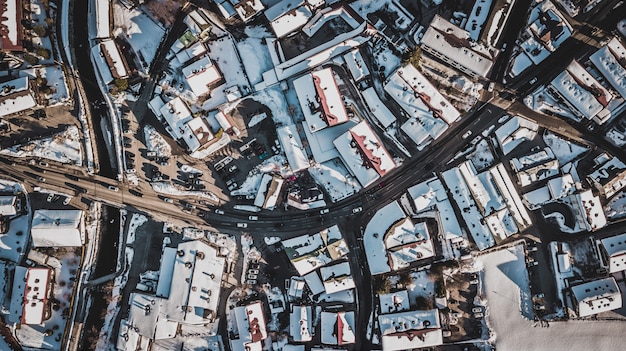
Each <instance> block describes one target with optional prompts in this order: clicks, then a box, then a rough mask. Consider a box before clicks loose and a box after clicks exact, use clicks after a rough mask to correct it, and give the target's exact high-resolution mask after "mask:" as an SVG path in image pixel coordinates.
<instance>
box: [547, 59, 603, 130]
mask: <svg viewBox="0 0 626 351" xmlns="http://www.w3.org/2000/svg"><path fill="white" fill-rule="evenodd" d="M550 84H551V85H552V86H553V87H554V89H555V90H556V91H557V92H558V93H559V94H560V95H561V96H562V97H563V98H564V99H566V100H567V101H568V102H569V103H570V104H571V105H572V106H573V107H574V108H575V109H576V110H577V111H578V112H579V113H580V114H582V115H583V116H584V117H585V118H588V119H591V118H593V117H595V116H596V115H597V114H598V113H599V112H600V111H602V109H603V108H604V107H605V106H606V104H608V102H609V101H610V100H611V99H612V98H613V96H612V95H611V94H610V93H609V92H608V91H607V90H606V89H604V87H602V86H601V85H600V83H598V81H597V80H595V78H593V77H592V76H591V75H590V74H589V73H588V72H587V71H585V69H584V68H583V67H582V66H581V65H580V64H579V63H577V62H576V61H572V62H571V63H570V64H569V66H567V68H566V69H565V70H564V71H563V72H562V73H561V74H559V75H558V76H557V77H556V78H554V80H552V82H551V83H550ZM583 84H584V85H583ZM592 88H595V89H597V91H598V92H599V93H601V98H604V99H605V101H603V100H601V98H597V97H595V96H594V94H593V93H592V92H590V91H589V90H587V89H592ZM603 105H604V106H603Z"/></svg>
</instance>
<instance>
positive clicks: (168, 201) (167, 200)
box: [163, 197, 174, 204]
mask: <svg viewBox="0 0 626 351" xmlns="http://www.w3.org/2000/svg"><path fill="white" fill-rule="evenodd" d="M163 201H165V202H167V203H168V204H173V203H174V200H172V199H170V198H169V197H164V198H163Z"/></svg>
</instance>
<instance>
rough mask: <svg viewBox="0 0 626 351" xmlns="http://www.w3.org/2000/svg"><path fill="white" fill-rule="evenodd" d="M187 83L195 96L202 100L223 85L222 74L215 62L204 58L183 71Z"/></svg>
mask: <svg viewBox="0 0 626 351" xmlns="http://www.w3.org/2000/svg"><path fill="white" fill-rule="evenodd" d="M182 73H183V76H184V77H185V81H186V82H187V85H189V88H191V91H192V92H193V94H194V95H195V96H196V97H198V98H200V97H204V96H206V95H209V94H210V93H211V89H213V88H215V87H217V86H219V85H220V84H221V83H223V81H224V80H223V78H222V74H221V73H220V71H219V70H218V68H217V66H216V65H215V64H213V61H211V59H210V58H209V57H207V56H202V57H201V58H200V59H198V60H197V61H194V62H192V63H190V64H188V65H187V66H185V67H183V69H182Z"/></svg>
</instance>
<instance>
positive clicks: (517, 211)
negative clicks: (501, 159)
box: [489, 163, 532, 229]
mask: <svg viewBox="0 0 626 351" xmlns="http://www.w3.org/2000/svg"><path fill="white" fill-rule="evenodd" d="M489 173H490V175H491V177H492V180H493V181H494V182H495V184H496V186H497V188H498V191H499V192H500V194H502V197H503V198H504V202H505V203H506V205H507V207H508V209H509V211H511V214H512V215H513V218H514V219H515V222H517V225H518V226H519V227H520V229H524V228H526V227H528V226H530V225H531V224H532V220H531V219H530V215H529V214H528V211H526V208H525V207H524V204H523V203H522V199H521V197H520V195H519V193H518V192H517V190H516V189H515V186H514V185H513V181H512V180H511V177H510V176H509V173H508V172H507V170H506V169H505V168H504V165H503V164H502V163H499V164H497V165H496V166H495V167H492V168H490V169H489Z"/></svg>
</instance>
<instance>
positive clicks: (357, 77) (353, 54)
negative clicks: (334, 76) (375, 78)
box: [343, 48, 370, 83]
mask: <svg viewBox="0 0 626 351" xmlns="http://www.w3.org/2000/svg"><path fill="white" fill-rule="evenodd" d="M343 59H344V60H345V61H346V65H347V66H348V71H350V74H351V75H352V78H353V79H354V81H355V82H357V83H358V82H360V81H362V80H363V79H365V78H367V77H369V75H370V70H369V68H367V65H366V64H365V61H364V60H363V56H362V55H361V51H360V50H359V49H358V48H356V49H354V50H351V51H348V52H347V53H346V54H344V55H343Z"/></svg>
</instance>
